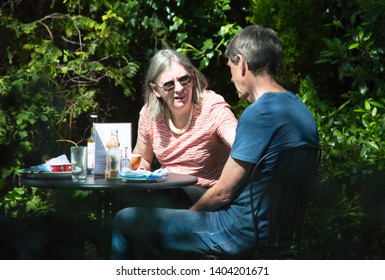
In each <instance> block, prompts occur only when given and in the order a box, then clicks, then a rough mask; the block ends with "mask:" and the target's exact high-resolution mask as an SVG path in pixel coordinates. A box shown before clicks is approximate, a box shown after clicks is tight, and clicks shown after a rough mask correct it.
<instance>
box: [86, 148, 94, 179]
mask: <svg viewBox="0 0 385 280" xmlns="http://www.w3.org/2000/svg"><path fill="white" fill-rule="evenodd" d="M94 169H95V142H88V143H87V171H88V173H89V174H92V173H93V172H94Z"/></svg>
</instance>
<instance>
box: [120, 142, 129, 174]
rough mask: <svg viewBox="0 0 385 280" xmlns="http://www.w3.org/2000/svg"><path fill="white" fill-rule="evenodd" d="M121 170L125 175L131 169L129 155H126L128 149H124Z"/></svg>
mask: <svg viewBox="0 0 385 280" xmlns="http://www.w3.org/2000/svg"><path fill="white" fill-rule="evenodd" d="M121 169H122V173H125V172H127V171H128V170H130V169H131V161H130V155H129V154H128V147H124V154H123V157H122V165H121Z"/></svg>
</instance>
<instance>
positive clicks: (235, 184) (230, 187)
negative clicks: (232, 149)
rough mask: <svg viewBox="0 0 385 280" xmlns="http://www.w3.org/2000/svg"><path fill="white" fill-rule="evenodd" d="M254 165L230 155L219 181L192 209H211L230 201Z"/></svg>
mask: <svg viewBox="0 0 385 280" xmlns="http://www.w3.org/2000/svg"><path fill="white" fill-rule="evenodd" d="M252 167H253V164H252V163H249V162H244V161H240V160H235V159H233V158H232V157H229V159H228V160H227V162H226V164H225V166H224V168H223V170H222V174H221V177H220V178H219V180H218V182H217V183H216V184H215V185H214V186H212V187H211V188H209V189H208V190H207V191H206V192H205V193H204V195H203V196H202V197H201V198H200V199H199V200H198V201H197V202H196V203H195V204H194V205H193V206H192V207H191V208H190V210H194V211H210V210H215V209H218V208H219V207H222V206H224V205H226V204H228V203H230V202H231V200H232V199H233V197H234V194H235V193H236V191H237V189H238V188H239V186H240V185H241V183H242V181H243V180H244V179H245V176H246V175H247V174H248V173H249V171H250V170H251V168H252Z"/></svg>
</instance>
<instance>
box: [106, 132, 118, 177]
mask: <svg viewBox="0 0 385 280" xmlns="http://www.w3.org/2000/svg"><path fill="white" fill-rule="evenodd" d="M121 157H122V154H121V151H120V149H119V138H118V130H116V129H113V130H111V138H110V143H109V147H108V149H107V153H106V171H105V178H106V179H118V175H119V172H120V164H121Z"/></svg>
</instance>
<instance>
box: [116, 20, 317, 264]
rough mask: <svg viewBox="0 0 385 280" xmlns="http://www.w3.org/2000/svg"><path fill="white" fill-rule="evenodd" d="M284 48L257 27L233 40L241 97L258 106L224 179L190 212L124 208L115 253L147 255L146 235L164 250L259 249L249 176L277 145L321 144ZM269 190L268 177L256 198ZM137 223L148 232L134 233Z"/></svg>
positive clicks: (232, 62)
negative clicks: (285, 74)
mask: <svg viewBox="0 0 385 280" xmlns="http://www.w3.org/2000/svg"><path fill="white" fill-rule="evenodd" d="M281 52H282V45H281V42H280V40H279V38H278V36H277V35H276V33H275V32H274V31H273V30H272V29H269V28H263V27H260V26H257V25H252V26H248V27H246V28H244V29H243V30H242V31H240V32H239V33H238V34H237V35H236V36H235V37H234V38H233V39H232V40H231V42H230V43H229V45H228V46H227V49H226V52H225V57H226V58H227V59H228V63H227V64H228V66H229V67H230V71H231V76H232V78H231V80H232V82H233V83H234V85H235V87H236V89H237V92H238V96H239V98H240V99H244V100H247V101H249V102H250V103H252V104H251V105H250V106H249V107H247V108H246V109H245V111H244V112H243V114H242V115H241V117H240V119H239V121H238V126H237V131H236V137H235V141H234V145H233V147H232V150H231V153H230V157H229V158H228V160H227V162H226V165H225V167H224V169H223V171H222V174H221V177H220V178H219V180H218V182H217V183H216V184H215V185H214V186H212V187H211V188H210V189H208V190H207V191H206V193H205V194H204V195H203V196H202V197H201V198H200V199H199V200H198V201H197V202H196V203H195V204H194V205H193V206H192V207H191V208H190V209H189V210H176V209H160V208H155V209H151V211H148V212H147V213H150V217H151V219H148V222H146V221H143V219H140V217H139V214H138V213H143V211H145V210H144V209H143V208H142V209H139V208H126V209H123V210H121V211H120V212H119V213H118V214H117V215H116V218H115V225H114V232H113V238H112V254H111V257H112V258H142V257H144V255H143V254H144V253H145V252H143V251H141V249H142V248H147V246H145V245H153V244H150V242H149V241H148V239H147V238H143V237H144V236H148V237H152V238H154V237H155V236H156V239H157V240H158V241H159V240H160V241H161V244H162V248H163V249H165V250H173V251H178V252H184V253H197V254H214V255H227V256H232V255H238V254H242V253H244V252H248V251H250V250H251V249H252V248H254V244H255V239H254V238H255V235H254V229H253V222H252V215H251V211H252V209H251V206H250V189H249V184H248V183H249V182H248V180H247V178H249V176H250V172H251V170H252V168H253V167H254V165H255V163H257V162H258V160H259V159H261V158H262V157H263V156H264V155H265V154H266V153H268V152H269V151H273V150H275V149H278V148H284V147H296V146H302V145H307V144H308V145H314V146H318V145H319V139H318V132H317V126H316V122H315V120H314V118H313V116H312V114H311V112H310V111H309V110H308V108H307V107H306V106H305V104H304V103H303V102H302V101H301V100H300V99H299V98H298V97H297V96H296V95H294V94H293V93H291V92H288V91H287V90H286V89H285V88H283V87H282V86H281V85H279V84H278V83H277V82H276V81H275V78H274V76H275V74H276V71H277V69H278V65H279V63H280V59H281ZM266 187H267V182H266V181H263V180H262V181H260V182H258V187H257V188H256V189H257V191H256V192H255V194H254V197H255V199H259V196H260V194H261V193H263V191H264V189H265V188H266ZM139 210H140V211H139ZM258 214H260V213H258ZM138 221H139V222H138ZM143 223H147V225H146V226H143ZM137 224H140V225H141V229H142V230H143V229H145V234H144V233H143V232H135V227H137V226H136V225H137ZM261 236H263V233H261ZM139 237H140V238H139Z"/></svg>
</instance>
